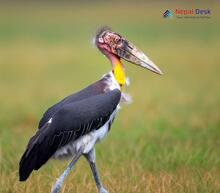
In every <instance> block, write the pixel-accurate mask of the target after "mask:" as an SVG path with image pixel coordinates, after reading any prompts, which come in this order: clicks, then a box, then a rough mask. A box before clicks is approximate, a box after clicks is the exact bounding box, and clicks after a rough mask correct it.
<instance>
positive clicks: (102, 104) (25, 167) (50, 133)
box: [19, 89, 121, 181]
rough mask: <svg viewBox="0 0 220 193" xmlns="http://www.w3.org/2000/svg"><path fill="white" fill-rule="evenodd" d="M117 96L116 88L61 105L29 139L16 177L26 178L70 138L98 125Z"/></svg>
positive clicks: (104, 120) (74, 137) (73, 138)
mask: <svg viewBox="0 0 220 193" xmlns="http://www.w3.org/2000/svg"><path fill="white" fill-rule="evenodd" d="M120 97H121V92H120V91H119V90H117V89H115V90H113V91H110V92H107V93H104V94H100V95H96V96H93V97H90V98H87V99H84V100H80V101H78V102H75V103H70V104H67V105H64V106H63V107H62V108H61V109H59V110H58V111H57V112H56V113H55V114H54V115H53V119H52V123H46V124H45V125H44V126H43V128H44V129H40V130H38V131H37V133H36V134H35V135H34V136H33V137H32V138H31V139H30V141H29V143H28V146H27V149H26V151H25V153H24V154H23V156H22V158H21V161H20V168H19V175H20V180H21V181H24V180H26V179H27V178H28V177H29V175H30V173H31V172H32V171H33V170H37V169H39V168H40V167H41V166H42V165H43V164H45V163H46V162H47V161H48V159H49V158H50V157H51V156H52V155H53V154H54V153H55V152H56V151H57V150H58V149H59V148H60V147H63V146H64V145H66V144H68V143H69V142H70V141H74V140H76V139H78V138H79V137H80V136H82V135H84V134H86V133H89V132H90V131H92V130H95V129H98V128H100V127H101V126H102V125H104V124H105V122H106V121H107V120H108V119H109V117H110V115H111V114H112V113H113V111H114V110H115V109H116V107H117V105H118V103H119V101H120Z"/></svg>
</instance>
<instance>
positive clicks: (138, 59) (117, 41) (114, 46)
mask: <svg viewBox="0 0 220 193" xmlns="http://www.w3.org/2000/svg"><path fill="white" fill-rule="evenodd" d="M95 44H96V46H97V47H98V48H99V50H100V51H101V52H102V53H103V54H105V55H106V56H107V57H108V58H109V59H110V61H111V62H112V63H114V62H115V61H117V60H120V59H121V58H122V59H124V60H126V61H128V62H131V63H133V64H136V65H138V66H141V67H143V68H146V69H148V70H150V71H152V72H155V73H157V74H162V72H161V70H160V69H159V68H158V67H157V66H156V65H155V64H154V63H153V62H152V61H151V60H150V59H149V58H148V57H147V56H146V55H145V54H144V53H143V52H142V51H140V50H139V49H138V48H137V47H136V46H134V45H133V44H131V43H130V42H128V41H127V40H126V39H125V38H124V37H122V36H121V35H119V34H118V33H115V32H113V31H112V30H111V29H110V28H109V27H102V28H100V29H99V30H98V31H97V34H96V38H95Z"/></svg>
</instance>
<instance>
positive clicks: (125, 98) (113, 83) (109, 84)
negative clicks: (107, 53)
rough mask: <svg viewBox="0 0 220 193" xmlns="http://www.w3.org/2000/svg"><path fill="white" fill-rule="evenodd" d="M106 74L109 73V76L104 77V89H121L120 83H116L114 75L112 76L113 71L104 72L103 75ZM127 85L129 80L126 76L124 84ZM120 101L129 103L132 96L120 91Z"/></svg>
mask: <svg viewBox="0 0 220 193" xmlns="http://www.w3.org/2000/svg"><path fill="white" fill-rule="evenodd" d="M107 75H110V77H109V78H108V79H106V81H105V83H106V85H107V86H106V88H105V91H106V92H108V91H110V90H114V89H119V90H121V88H120V85H119V84H118V82H117V80H116V79H115V76H114V74H113V72H112V71H110V72H109V73H108V74H105V75H104V76H107ZM104 76H103V77H104ZM129 85H130V80H129V78H128V77H127V78H126V86H129ZM121 102H123V103H125V104H131V103H132V98H131V96H130V95H129V94H128V93H124V92H122V93H121ZM119 108H120V107H119Z"/></svg>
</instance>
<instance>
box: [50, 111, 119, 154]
mask: <svg viewBox="0 0 220 193" xmlns="http://www.w3.org/2000/svg"><path fill="white" fill-rule="evenodd" d="M117 109H118V108H117ZM117 109H116V110H115V111H114V112H113V113H112V114H111V116H110V118H109V119H108V121H106V123H105V124H104V125H103V126H102V127H100V128H99V129H97V130H94V131H91V132H89V133H87V134H86V135H84V136H82V137H80V138H79V139H77V140H76V141H73V142H70V143H68V144H67V145H65V146H63V147H61V148H60V149H58V150H57V151H56V152H55V154H54V155H53V158H67V157H70V156H74V155H75V154H76V152H78V151H79V150H81V151H82V153H84V154H85V153H88V152H89V151H90V150H91V149H92V148H93V147H94V145H95V144H96V143H97V142H99V141H101V140H102V139H103V138H104V137H105V136H106V135H107V133H108V131H109V125H110V124H111V123H112V121H113V119H114V117H115V114H116V112H117Z"/></svg>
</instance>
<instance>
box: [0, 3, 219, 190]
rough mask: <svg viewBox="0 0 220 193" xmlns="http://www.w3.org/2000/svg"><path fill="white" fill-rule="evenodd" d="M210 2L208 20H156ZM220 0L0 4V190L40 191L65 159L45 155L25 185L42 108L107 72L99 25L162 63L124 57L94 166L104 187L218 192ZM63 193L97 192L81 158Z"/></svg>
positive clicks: (57, 173)
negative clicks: (26, 158)
mask: <svg viewBox="0 0 220 193" xmlns="http://www.w3.org/2000/svg"><path fill="white" fill-rule="evenodd" d="M177 7H179V8H197V7H198V8H211V9H212V16H211V18H210V19H182V20H181V19H175V18H173V19H163V18H162V13H163V12H164V11H165V10H166V9H175V8H177ZM218 8H219V3H214V2H211V1H210V2H209V4H180V3H178V4H175V3H169V4H168V3H167V4H165V3H161V2H160V3H156V2H155V3H132V2H130V3H127V4H126V5H125V4H123V3H117V5H116V3H115V5H114V4H110V3H89V2H87V4H86V3H85V4H73V3H72V4H68V3H66V4H58V3H55V4H53V5H52V3H51V4H50V3H47V4H43V3H41V4H40V3H38V4H37V3H32V4H25V5H20V4H4V5H1V6H0V93H1V94H0V192H1V193H47V192H50V189H51V186H52V184H53V183H54V182H55V179H56V178H57V177H58V176H59V174H60V173H61V172H62V170H63V169H64V168H65V167H66V165H67V163H68V161H64V162H60V161H57V160H50V161H49V162H48V163H47V164H46V165H45V166H43V167H42V168H41V169H40V170H39V171H37V172H34V173H33V174H32V175H31V177H30V178H29V179H28V180H27V182H25V183H21V182H19V181H18V163H19V159H20V157H21V155H22V153H23V151H24V149H25V146H26V144H27V142H28V139H29V138H30V137H31V136H32V135H33V133H34V132H35V130H36V128H37V125H38V120H39V119H40V117H41V115H42V113H43V112H44V111H45V110H46V109H47V108H48V107H49V106H50V105H52V104H54V103H55V102H57V101H59V100H60V99H62V98H63V97H64V96H66V95H68V94H70V93H72V92H75V91H77V90H80V89H81V88H83V87H85V86H87V85H88V84H90V83H91V82H93V81H96V80H97V79H99V78H100V77H101V76H102V74H104V73H106V72H108V71H109V70H110V64H109V63H108V61H107V60H106V59H105V58H104V57H103V56H102V55H101V54H100V53H99V52H98V51H97V49H95V48H93V46H92V43H91V42H92V37H93V34H94V33H95V30H96V29H97V27H98V26H100V25H103V24H106V25H109V26H111V27H112V28H113V29H114V30H115V31H117V32H120V33H121V34H123V35H124V36H125V37H126V38H127V39H128V40H130V41H131V42H134V43H135V45H137V46H138V47H139V48H141V50H143V51H145V53H146V54H147V55H148V56H149V57H150V58H151V59H152V60H153V61H154V62H155V63H156V64H157V65H158V66H159V67H160V68H161V70H162V71H163V72H164V75H163V76H156V75H154V74H153V73H150V72H148V71H145V70H143V69H141V68H138V67H136V66H134V65H131V64H129V63H127V62H124V63H125V66H126V72H127V75H128V76H129V77H130V80H131V86H130V87H128V88H127V89H126V91H127V92H129V93H130V94H131V95H132V96H133V103H132V104H131V105H129V106H123V108H122V109H121V111H120V112H119V114H118V117H117V119H116V120H115V123H114V124H113V127H112V129H111V132H110V133H109V135H108V137H107V138H106V139H105V140H104V141H103V143H101V144H98V145H97V164H98V167H99V170H100V173H101V178H102V181H103V184H104V185H105V187H106V188H107V189H108V190H109V192H110V193H119V192H120V193H217V192H218V193H219V192H220V89H219V88H220V78H219V73H220V65H219V60H220V57H219V50H220V36H219V34H220V25H219V21H220V13H219V10H218ZM62 192H65V193H70V192H74V193H81V192H88V193H92V192H96V188H95V183H94V182H93V179H92V177H91V172H90V169H89V167H88V165H87V163H86V161H85V160H84V159H83V158H82V159H81V160H80V161H79V162H78V163H77V165H76V167H75V168H74V170H73V171H72V172H71V174H70V176H68V178H67V179H66V181H65V184H64V186H63V189H62Z"/></svg>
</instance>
